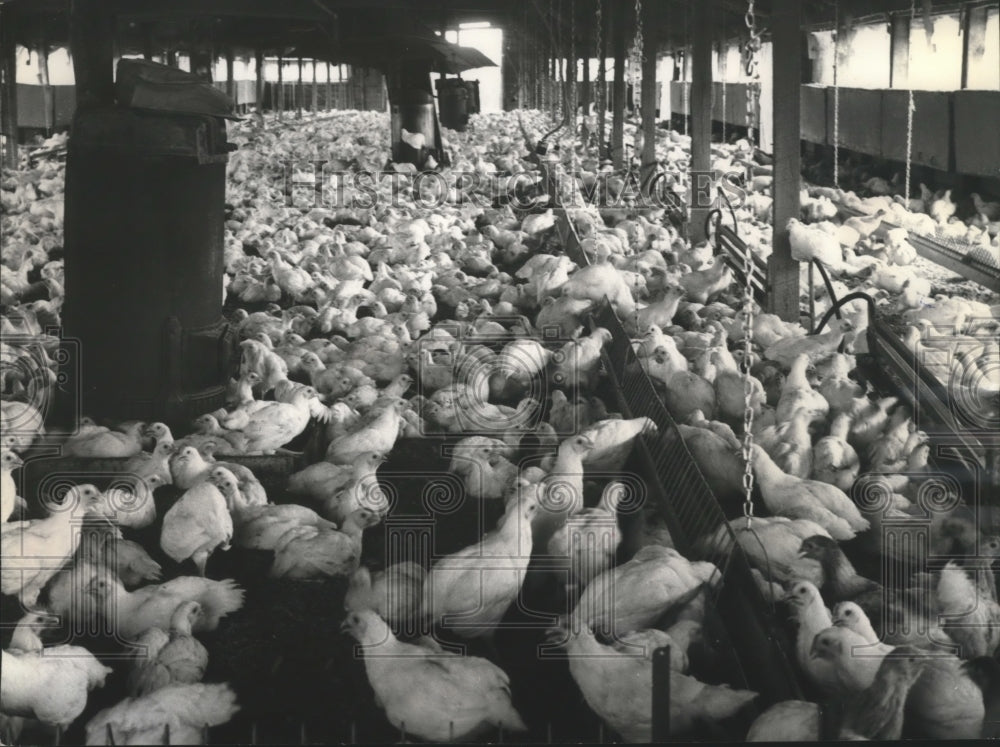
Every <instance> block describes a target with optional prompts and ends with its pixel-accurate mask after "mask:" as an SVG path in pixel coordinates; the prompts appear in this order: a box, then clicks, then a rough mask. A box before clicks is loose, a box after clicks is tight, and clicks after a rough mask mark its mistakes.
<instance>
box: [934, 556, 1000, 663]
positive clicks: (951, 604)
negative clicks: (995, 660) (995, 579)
mask: <svg viewBox="0 0 1000 747" xmlns="http://www.w3.org/2000/svg"><path fill="white" fill-rule="evenodd" d="M972 573H974V574H975V578H969V572H968V571H966V569H965V568H963V567H962V566H960V565H959V564H958V563H956V562H955V561H954V560H950V561H948V564H947V565H946V566H945V567H944V568H943V569H942V570H941V575H940V577H939V579H938V583H937V590H936V595H935V596H936V598H937V605H938V612H939V613H940V615H942V616H943V620H942V627H943V628H944V631H945V632H946V633H947V634H948V635H949V636H951V638H952V639H953V640H954V641H955V643H957V644H958V645H959V652H958V653H959V655H960V656H961V657H962V658H965V659H972V658H975V657H977V656H993V655H994V654H995V653H996V652H997V650H998V646H1000V605H998V604H997V598H996V588H995V587H994V586H993V584H992V583H985V582H984V581H985V578H984V576H985V574H983V573H980V572H978V571H975V570H973V571H972Z"/></svg>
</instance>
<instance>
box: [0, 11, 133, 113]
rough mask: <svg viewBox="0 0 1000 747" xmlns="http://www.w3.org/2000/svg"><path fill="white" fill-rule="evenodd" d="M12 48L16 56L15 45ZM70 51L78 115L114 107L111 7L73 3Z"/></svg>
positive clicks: (70, 23) (70, 24)
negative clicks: (94, 108) (83, 112)
mask: <svg viewBox="0 0 1000 747" xmlns="http://www.w3.org/2000/svg"><path fill="white" fill-rule="evenodd" d="M4 26H5V27H6V26H7V24H6V23H4ZM5 46H8V45H5ZM9 46H10V48H11V53H12V54H13V45H12V44H11V45H9ZM69 47H70V55H71V56H72V58H73V76H74V79H75V81H76V108H77V111H81V110H83V109H86V108H88V107H92V106H111V105H112V104H113V103H114V100H115V82H114V67H113V65H114V24H113V18H112V15H111V11H110V9H109V4H108V3H105V2H103V0H73V2H72V4H71V6H70V22H69Z"/></svg>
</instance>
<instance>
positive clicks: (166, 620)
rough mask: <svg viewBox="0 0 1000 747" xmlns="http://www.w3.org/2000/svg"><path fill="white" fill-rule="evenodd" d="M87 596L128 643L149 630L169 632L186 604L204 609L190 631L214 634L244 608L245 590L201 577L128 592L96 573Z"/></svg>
mask: <svg viewBox="0 0 1000 747" xmlns="http://www.w3.org/2000/svg"><path fill="white" fill-rule="evenodd" d="M85 593H86V594H87V596H88V597H91V598H93V599H94V600H96V602H97V603H98V606H99V608H100V609H101V610H102V611H103V616H104V619H105V620H106V621H107V622H108V623H110V624H111V625H113V626H114V629H115V632H116V634H117V635H118V636H119V637H120V638H123V639H126V640H129V639H135V638H136V637H137V636H139V635H141V634H142V633H144V632H146V631H147V630H149V629H150V628H161V629H164V630H166V629H169V626H170V621H171V620H172V619H173V615H174V612H175V611H176V610H177V607H178V605H181V604H183V603H184V602H198V604H199V605H201V609H202V614H201V616H200V617H199V618H198V619H197V620H196V621H195V622H194V623H193V625H192V628H191V629H192V631H193V632H195V633H198V632H202V631H211V630H215V629H216V628H217V627H218V625H219V620H220V619H221V618H223V617H225V616H226V615H228V614H230V613H232V612H236V611H237V610H238V609H240V608H241V607H242V606H243V589H241V588H240V587H239V586H238V585H237V584H236V583H235V582H233V581H232V580H231V579H227V580H225V581H213V580H211V579H207V578H199V577H198V576H179V577H177V578H174V579H171V580H170V581H167V582H166V583H163V584H158V585H155V586H144V587H142V588H141V589H138V590H136V591H132V592H128V591H125V587H124V586H122V584H121V582H120V581H119V580H118V579H116V578H111V577H109V576H108V575H107V573H105V572H102V571H100V570H97V569H94V572H93V576H92V577H91V579H90V580H89V582H87V585H86V587H85Z"/></svg>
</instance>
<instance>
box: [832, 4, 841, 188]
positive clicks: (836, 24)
mask: <svg viewBox="0 0 1000 747" xmlns="http://www.w3.org/2000/svg"><path fill="white" fill-rule="evenodd" d="M839 57H840V7H839V6H838V5H834V9H833V186H834V187H839V186H840V85H839V83H838V80H837V70H838V68H839V66H840V60H839V59H838V58H839Z"/></svg>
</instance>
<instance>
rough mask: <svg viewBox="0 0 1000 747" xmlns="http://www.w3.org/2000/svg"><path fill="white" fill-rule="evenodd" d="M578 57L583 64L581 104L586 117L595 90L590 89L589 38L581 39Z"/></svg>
mask: <svg viewBox="0 0 1000 747" xmlns="http://www.w3.org/2000/svg"><path fill="white" fill-rule="evenodd" d="M577 57H578V58H579V59H580V60H581V61H582V64H583V86H581V90H580V106H581V107H582V108H583V116H584V118H585V119H586V117H587V114H588V113H589V112H590V102H591V100H592V98H593V92H592V91H591V90H590V43H589V40H588V39H586V38H584V39H581V41H580V49H579V50H578V52H577Z"/></svg>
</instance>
